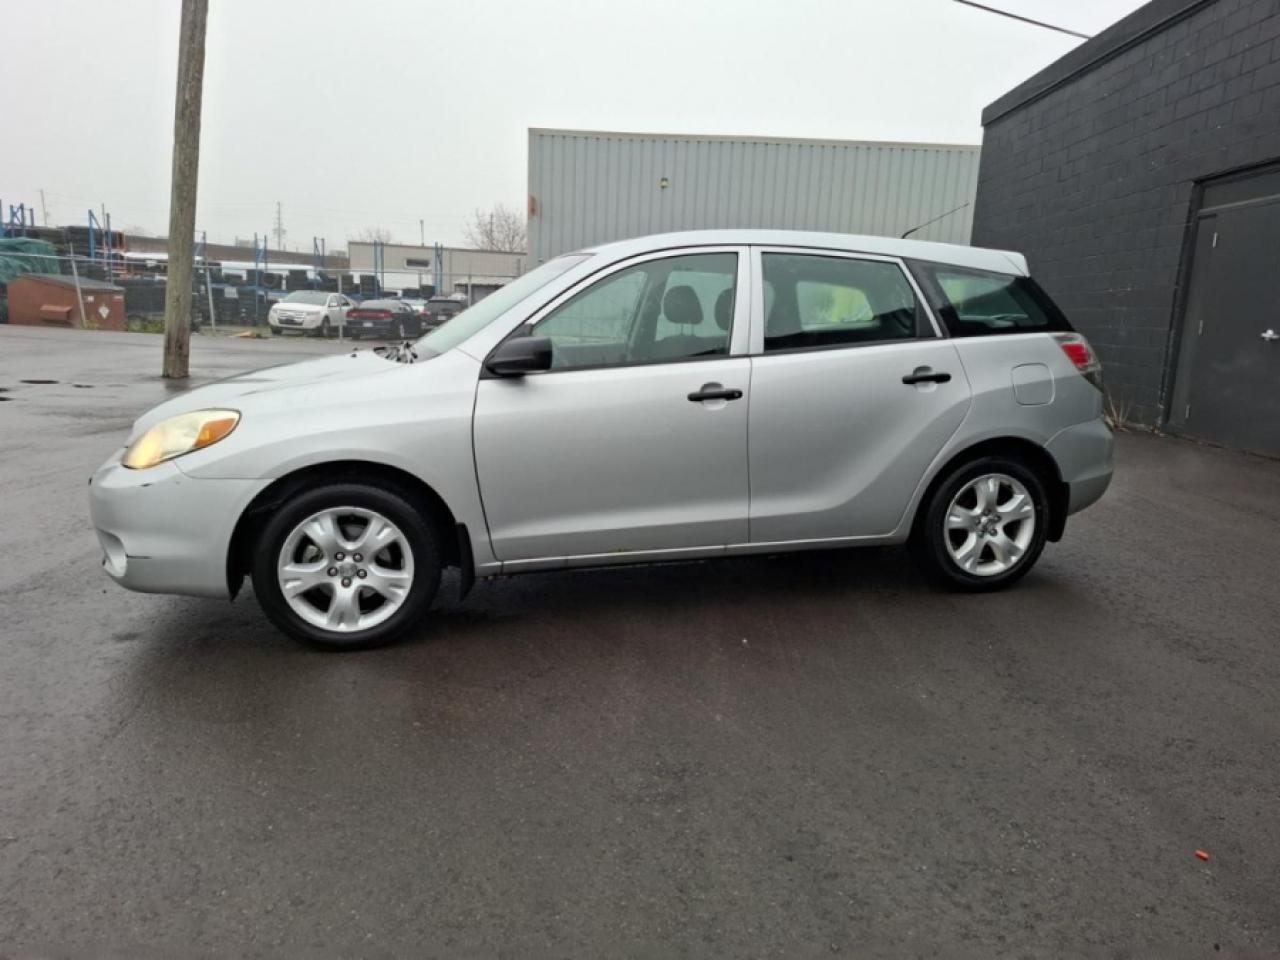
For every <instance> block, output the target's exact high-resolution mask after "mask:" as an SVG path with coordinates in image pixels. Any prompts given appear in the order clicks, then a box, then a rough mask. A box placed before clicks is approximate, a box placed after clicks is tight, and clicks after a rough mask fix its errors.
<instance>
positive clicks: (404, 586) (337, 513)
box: [253, 483, 441, 650]
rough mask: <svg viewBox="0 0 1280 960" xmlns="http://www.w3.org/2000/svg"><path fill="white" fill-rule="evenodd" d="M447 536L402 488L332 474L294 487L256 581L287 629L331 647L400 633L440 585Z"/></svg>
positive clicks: (275, 521) (258, 554) (260, 558)
mask: <svg viewBox="0 0 1280 960" xmlns="http://www.w3.org/2000/svg"><path fill="white" fill-rule="evenodd" d="M438 543H439V541H438V537H437V536H436V533H435V531H434V530H433V529H432V526H431V524H430V523H429V522H428V521H427V520H426V519H425V518H424V516H423V515H422V514H421V513H420V512H419V511H418V510H416V509H415V508H414V507H413V505H412V504H411V502H410V499H409V497H408V495H406V494H405V493H404V492H403V491H401V490H399V489H396V488H391V487H382V486H372V485H367V484H363V483H333V484H328V485H325V486H321V487H315V488H313V489H311V490H307V491H304V492H303V493H301V494H299V495H297V496H295V497H294V498H293V499H291V500H290V501H289V502H288V503H287V504H285V506H283V507H282V508H281V509H279V510H277V511H276V512H275V513H274V514H273V515H272V516H271V518H270V520H269V521H268V522H267V524H266V526H265V527H264V528H263V530H262V533H261V535H260V537H259V539H258V543H257V547H256V549H255V552H254V558H253V589H254V593H255V594H256V595H257V597H258V601H259V603H261V604H262V608H263V610H264V611H265V612H266V614H267V616H268V617H270V618H271V620H272V621H273V622H274V623H275V624H276V625H277V626H278V627H280V628H281V629H282V630H284V631H285V632H286V633H288V634H290V635H291V636H293V637H295V638H297V639H298V640H301V641H303V642H304V643H309V644H312V645H313V646H317V647H322V648H324V649H329V650H356V649H367V648H369V647H376V646H380V645H382V644H385V643H389V642H391V641H392V640H394V639H396V638H397V637H398V636H399V635H400V634H402V633H403V632H404V631H405V630H406V629H408V628H409V627H411V626H412V625H413V624H414V623H416V622H417V621H418V620H419V619H420V618H421V617H422V615H423V614H424V613H425V612H426V611H427V609H428V608H429V607H430V605H431V601H432V600H433V599H434V598H435V594H436V590H437V589H438V587H439V585H440V566H441V561H440V551H439V546H438Z"/></svg>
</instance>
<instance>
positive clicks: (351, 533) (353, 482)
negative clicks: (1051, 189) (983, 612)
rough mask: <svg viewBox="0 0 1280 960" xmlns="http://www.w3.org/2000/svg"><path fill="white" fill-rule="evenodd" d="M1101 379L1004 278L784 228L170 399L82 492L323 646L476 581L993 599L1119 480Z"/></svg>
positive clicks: (516, 286) (159, 577)
mask: <svg viewBox="0 0 1280 960" xmlns="http://www.w3.org/2000/svg"><path fill="white" fill-rule="evenodd" d="M1099 373H1100V371H1099V365H1098V361H1097V359H1096V358H1095V356H1094V354H1093V352H1092V350H1091V349H1090V348H1089V345H1088V343H1086V342H1085V340H1084V338H1083V337H1081V336H1080V335H1079V334H1076V333H1074V332H1073V331H1072V329H1071V326H1070V324H1068V322H1067V320H1066V318H1065V317H1064V316H1063V315H1062V313H1061V311H1059V310H1058V308H1057V307H1055V306H1054V304H1053V302H1052V301H1051V300H1050V299H1049V298H1048V297H1047V296H1046V295H1045V293H1044V291H1043V290H1041V289H1040V287H1039V286H1038V285H1037V284H1036V283H1035V281H1034V280H1032V279H1031V278H1030V277H1029V276H1028V275H1027V265H1026V261H1025V260H1024V258H1023V257H1022V256H1020V255H1018V254H1015V253H1005V252H1002V251H997V250H979V249H974V248H970V247H957V246H948V245H943V244H934V243H925V242H920V241H909V240H890V239H883V238H877V237H854V236H840V235H834V234H819V233H791V232H778V231H713V232H697V233H683V234H669V235H665V236H656V237H645V238H642V239H639V240H629V241H625V242H621V243H612V244H608V245H605V246H600V247H595V248H592V249H589V250H583V251H581V252H578V253H573V254H569V255H567V256H562V257H557V258H556V259H554V260H551V261H549V262H547V263H545V264H543V265H541V266H539V267H538V268H537V269H535V270H533V271H532V272H530V273H527V274H525V275H524V276H523V277H520V278H519V279H518V280H515V281H514V282H512V283H510V284H508V285H507V286H506V287H504V288H502V289H501V290H499V291H498V292H496V293H494V294H492V295H491V296H489V297H487V298H486V299H484V300H482V301H480V302H479V303H477V304H476V305H475V306H473V307H471V308H470V309H468V310H466V311H464V312H463V313H461V314H459V315H458V316H457V317H455V318H454V319H453V320H451V321H450V322H449V323H448V324H447V325H446V326H444V327H442V328H440V329H439V330H436V331H434V332H432V333H429V334H427V335H426V336H425V337H423V338H422V339H420V340H418V341H417V342H416V343H414V344H411V345H409V344H406V345H403V346H397V347H393V348H384V349H380V350H377V351H366V350H358V351H355V352H352V353H347V354H342V355H339V356H332V357H327V358H324V359H319V360H311V361H308V362H306V363H298V364H293V365H290V366H282V367H274V368H270V369H267V370H261V371H257V372H255V373H247V374H244V375H243V376H238V377H233V378H231V379H229V380H224V381H221V382H220V383H215V384H211V385H209V386H206V387H202V388H200V389H197V390H192V391H191V392H189V393H186V394H183V395H182V396H180V397H177V398H175V399H173V400H170V401H168V402H166V403H164V404H161V405H160V406H158V407H156V408H155V409H153V410H151V411H150V412H149V413H147V414H146V415H144V416H143V417H142V418H141V419H139V420H138V422H137V423H136V424H135V425H134V429H133V432H132V434H131V435H130V436H129V438H128V442H127V443H126V445H125V446H124V447H123V448H121V450H120V451H119V452H118V453H117V454H116V455H115V456H113V457H112V458H111V459H110V460H109V461H107V463H105V464H103V466H102V467H101V468H100V469H99V470H98V471H97V473H96V474H94V476H93V479H92V481H91V486H90V512H91V514H92V517H93V525H94V527H95V528H96V531H97V536H98V539H99V541H100V542H101V544H102V549H103V552H104V554H105V557H104V560H103V566H104V568H105V569H106V571H107V573H108V574H109V575H110V576H111V577H112V578H114V579H115V580H116V581H118V582H119V583H121V584H122V585H124V586H126V587H128V588H130V589H133V590H141V591H147V592H154V593H186V594H195V595H200V596H209V597H234V596H235V594H236V592H237V591H238V590H239V588H240V585H241V582H242V581H243V579H244V578H245V577H246V576H248V577H251V578H252V580H253V587H254V593H255V594H256V595H257V597H258V602H259V603H260V604H261V605H262V608H263V610H264V611H265V612H266V614H267V615H268V616H269V617H270V618H271V619H272V620H273V621H274V622H275V623H276V624H277V625H278V626H279V627H280V628H282V629H283V630H285V631H286V632H288V633H290V634H292V635H293V636H294V637H297V638H298V639H300V640H303V641H306V642H309V643H312V644H316V645H319V646H322V647H329V648H343V649H350V648H357V647H368V646H373V645H375V644H380V643H385V642H387V641H389V640H391V639H393V638H394V637H396V636H397V635H399V634H401V633H403V632H404V631H405V630H406V629H409V628H410V627H412V626H414V625H415V624H417V623H418V622H419V621H420V620H422V618H423V617H424V616H425V614H426V612H427V610H428V608H429V607H430V606H431V602H432V599H433V597H434V596H435V593H436V590H437V587H438V585H439V583H440V572H441V569H442V568H444V567H447V566H456V567H459V568H460V569H461V579H462V585H463V590H464V591H465V590H466V589H468V588H469V587H470V585H471V583H472V581H473V580H474V578H475V577H488V576H493V575H497V574H503V575H506V574H512V573H519V572H522V571H532V570H549V569H559V568H567V567H585V566H596V565H602V564H614V563H637V562H646V563H648V562H653V561H656V560H690V559H705V558H712V557H724V556H735V555H740V554H749V553H779V552H784V551H791V550H809V549H814V548H822V547H844V546H850V545H855V544H899V543H907V544H910V545H911V546H912V547H913V548H914V551H915V553H916V555H917V556H918V557H919V558H920V560H921V562H922V563H923V565H924V566H925V567H926V568H927V569H928V570H930V571H931V572H932V573H933V574H935V575H936V576H937V577H939V578H941V579H942V580H944V581H947V582H949V583H951V584H953V585H955V586H956V587H959V588H961V589H966V590H988V589H992V588H996V587H1004V586H1007V585H1008V584H1010V583H1012V582H1013V581H1015V580H1017V579H1018V578H1019V577H1021V576H1022V575H1023V574H1025V573H1026V572H1027V571H1028V570H1029V569H1030V568H1031V566H1032V565H1033V564H1034V563H1035V562H1036V558H1037V557H1039V555H1040V552H1041V550H1042V549H1043V548H1044V545H1045V542H1046V541H1056V540H1058V539H1059V538H1061V537H1062V535H1063V529H1064V526H1065V524H1066V519H1067V517H1068V515H1070V514H1072V513H1075V512H1076V511H1078V510H1082V509H1084V508H1085V507H1087V506H1089V505H1090V504H1091V503H1093V502H1094V501H1095V500H1097V499H1098V498H1099V497H1100V496H1101V495H1102V493H1103V491H1104V490H1106V488H1107V484H1108V483H1109V481H1110V479H1111V459H1112V436H1111V432H1110V430H1109V429H1108V428H1107V426H1106V424H1105V423H1104V422H1103V419H1102V392H1101V389H1100V383H1099Z"/></svg>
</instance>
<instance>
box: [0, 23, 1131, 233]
mask: <svg viewBox="0 0 1280 960" xmlns="http://www.w3.org/2000/svg"><path fill="white" fill-rule="evenodd" d="M984 2H985V3H987V4H988V5H990V6H998V7H1001V8H1003V9H1007V10H1011V11H1015V12H1018V13H1021V14H1024V15H1026V16H1030V17H1035V18H1037V19H1041V20H1047V21H1051V22H1054V23H1057V24H1059V25H1061V26H1064V27H1069V28H1071V29H1074V30H1078V31H1081V32H1083V33H1095V32H1097V31H1099V30H1101V29H1103V28H1104V27H1106V26H1108V25H1109V24H1111V23H1112V22H1114V21H1115V20H1118V19H1120V18H1121V17H1123V16H1124V15H1125V14H1127V13H1129V12H1130V11H1132V10H1133V9H1135V8H1136V7H1138V6H1140V5H1141V2H1140V0H984ZM0 4H2V5H3V10H4V26H5V30H4V33H5V41H4V52H3V55H0V118H3V123H4V131H5V133H4V137H3V141H4V145H3V148H2V149H0V201H3V203H4V204H5V205H6V209H7V206H8V204H10V203H15V202H26V203H34V204H35V205H36V206H37V207H38V206H39V203H40V195H39V191H40V189H41V188H43V189H44V191H45V198H46V203H47V207H48V217H49V223H51V224H61V223H68V222H74V223H83V222H84V220H85V210H86V208H88V207H90V206H92V207H94V208H95V209H97V208H98V207H100V206H101V205H102V204H106V207H107V210H108V211H109V212H110V213H111V217H112V225H113V226H115V227H128V226H133V225H137V226H141V227H145V228H147V229H148V230H151V231H153V232H156V233H164V232H165V231H166V227H167V224H168V214H167V210H168V196H169V164H170V143H171V137H172V125H173V97H174V90H173V85H174V77H175V74H176V70H177V37H178V9H179V4H178V0H110V2H104V0H0ZM209 6H210V14H209V34H208V40H207V45H206V62H205V81H204V91H205V92H204V114H203V116H204V124H203V132H202V153H201V161H200V199H199V208H198V211H197V217H196V222H197V225H198V227H199V228H201V229H204V230H207V231H208V233H209V238H210V239H211V240H218V241H230V240H231V239H232V238H233V237H236V236H240V237H247V236H250V235H252V234H253V232H254V231H255V230H257V231H259V232H262V231H264V230H268V229H270V228H271V226H272V223H273V219H274V216H275V204H276V201H280V202H281V203H283V204H284V223H285V227H286V229H287V230H288V236H287V238H286V245H287V246H289V247H291V248H299V249H304V250H307V251H310V249H311V238H312V236H323V237H325V238H327V240H328V242H329V246H330V247H331V248H332V247H340V246H345V243H346V240H347V239H348V238H349V237H350V236H352V235H353V234H355V233H357V232H358V231H359V230H360V229H361V228H364V227H371V226H380V227H385V228H386V229H389V230H390V231H391V232H392V235H393V237H394V238H395V239H396V240H399V241H402V242H409V243H412V242H416V241H417V240H418V238H419V228H418V221H419V219H422V220H424V221H425V225H426V239H427V242H428V243H431V242H435V241H440V242H442V243H455V242H458V241H459V240H460V239H461V227H462V223H463V221H464V220H465V219H466V217H467V215H468V213H469V212H470V211H471V210H472V209H473V208H475V207H488V206H490V205H491V204H493V203H495V202H497V201H503V202H506V203H508V204H510V205H513V206H515V207H517V208H518V209H523V206H524V202H525V194H526V183H525V179H526V142H527V133H526V131H527V129H528V128H529V127H531V126H545V127H570V128H577V129H595V130H628V131H648V132H664V133H665V132H671V133H717V134H750V135H754V136H788V137H812V138H831V139H845V140H864V139H865V140H915V141H927V142H954V143H979V142H981V138H982V128H981V125H980V123H979V115H980V113H981V110H982V108H983V106H985V105H986V104H987V103H989V102H991V101H992V100H994V99H995V98H996V97H998V96H999V95H1000V94H1002V93H1003V92H1005V91H1006V90H1008V89H1009V88H1011V87H1013V86H1015V85H1017V84H1018V83H1019V82H1021V81H1022V80H1024V79H1025V78H1026V77H1028V76H1030V75H1031V74H1033V73H1035V72H1036V71H1037V70H1039V69H1040V68H1041V67H1043V66H1045V65H1046V64H1048V63H1050V62H1052V61H1053V60H1055V59H1057V58H1058V57H1060V56H1062V55H1063V54H1064V53H1066V52H1068V51H1069V50H1071V49H1072V48H1073V47H1074V46H1075V45H1076V44H1077V43H1079V42H1080V41H1078V40H1076V39H1074V38H1072V37H1068V36H1064V35H1062V34H1057V33H1053V32H1050V31H1048V30H1043V29H1040V28H1037V27H1032V26H1028V25H1025V24H1021V23H1017V22H1013V21H1010V20H1006V19H1004V18H1000V17H996V16H993V15H991V14H988V13H984V12H982V11H980V10H975V9H972V8H969V7H965V6H961V5H959V4H957V3H955V2H954V0H524V2H519V0H512V2H501V0H448V2H437V0H358V2H357V0H210V3H209Z"/></svg>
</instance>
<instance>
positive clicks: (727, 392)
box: [689, 383, 742, 403]
mask: <svg viewBox="0 0 1280 960" xmlns="http://www.w3.org/2000/svg"><path fill="white" fill-rule="evenodd" d="M689 399H690V400H692V401H693V402H694V403H701V402H702V401H703V400H741V399H742V391H741V390H734V389H732V388H731V387H722V386H719V385H718V384H713V383H708V384H706V385H705V386H704V387H703V388H702V389H701V390H695V391H693V393H691V394H689Z"/></svg>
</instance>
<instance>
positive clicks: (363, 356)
mask: <svg viewBox="0 0 1280 960" xmlns="http://www.w3.org/2000/svg"><path fill="white" fill-rule="evenodd" d="M404 369H405V365H404V364H402V363H396V362H395V361H394V360H388V359H386V358H384V357H380V356H378V355H377V354H376V353H373V352H372V351H371V350H354V351H352V352H351V353H344V354H341V355H339V356H336V357H321V358H319V359H316V360H304V361H302V362H301V363H286V364H281V365H279V366H275V367H263V368H262V369H260V370H251V371H249V372H248V373H241V374H237V375H236V376H234V377H228V378H227V379H225V380H217V381H214V382H213V383H210V384H206V385H205V386H203V387H196V388H195V389H194V390H190V391H188V392H186V393H184V394H182V395H181V396H178V397H174V398H173V399H172V400H167V401H165V402H164V403H162V404H160V405H159V406H158V407H153V408H151V409H150V410H148V411H147V412H146V413H145V414H143V415H142V416H141V417H139V418H138V420H137V422H136V423H134V426H133V432H132V434H131V435H130V439H131V440H132V438H133V437H136V436H137V435H138V434H140V433H141V432H142V431H143V430H146V429H147V428H149V427H151V426H152V425H154V424H156V423H159V422H160V421H161V420H164V419H165V418H166V417H172V416H176V415H177V414H180V413H190V412H191V411H193V410H208V409H210V408H213V407H229V408H230V409H233V410H239V411H241V412H242V413H243V412H245V410H246V409H247V408H249V407H253V406H258V405H261V404H268V405H270V406H280V405H284V404H301V403H309V402H313V399H314V398H313V397H311V396H309V395H308V394H310V393H311V392H312V391H313V390H317V389H318V390H322V391H323V392H325V393H331V392H332V391H333V390H334V389H345V388H346V387H348V386H349V385H350V383H351V381H358V380H367V379H369V378H372V377H382V376H386V375H388V374H394V373H396V372H397V371H402V370H404ZM339 385H341V386H340V387H339Z"/></svg>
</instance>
